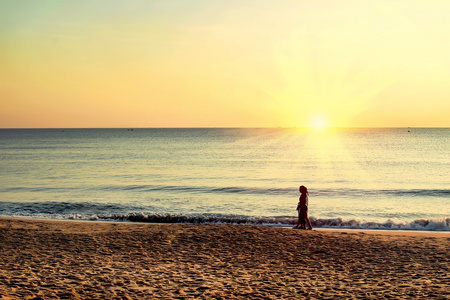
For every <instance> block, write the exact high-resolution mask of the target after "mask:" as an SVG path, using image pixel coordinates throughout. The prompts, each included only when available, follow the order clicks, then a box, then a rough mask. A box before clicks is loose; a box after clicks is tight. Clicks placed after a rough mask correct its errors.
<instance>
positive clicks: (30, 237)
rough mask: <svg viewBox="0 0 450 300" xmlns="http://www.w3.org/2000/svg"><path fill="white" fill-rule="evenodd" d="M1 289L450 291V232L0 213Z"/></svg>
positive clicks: (101, 294) (187, 293)
mask: <svg viewBox="0 0 450 300" xmlns="http://www.w3.org/2000/svg"><path fill="white" fill-rule="evenodd" d="M0 240H2V243H0V253H2V256H1V259H0V299H34V298H38V299H85V298H90V299H92V298H93V299H105V298H106V299H158V298H161V299H167V298H169V299H193V298H201V299H211V298H214V299H229V298H233V299H252V298H259V299H261V298H265V299H286V298H291V299H292V298H321V299H335V298H347V299H348V298H350V299H351V298H359V299H378V298H380V296H381V295H383V296H384V297H386V298H387V297H391V298H394V299H405V298H422V299H429V298H438V299H446V298H449V297H450V291H449V290H448V285H447V283H448V282H449V281H450V250H449V249H450V234H448V233H447V234H445V233H444V234H436V233H435V232H420V233H418V232H417V231H413V232H409V231H408V232H397V231H393V230H392V231H386V230H383V231H381V230H380V231H376V232H373V231H369V230H353V229H344V230H334V229H332V230H329V229H321V228H320V229H315V230H312V231H308V230H293V229H291V228H286V227H284V228H280V227H269V226H255V225H212V224H179V223H178V224H174V223H166V224H157V223H134V222H133V223H132V222H104V221H85V220H34V219H33V220H30V219H15V218H14V219H9V218H6V219H5V218H0Z"/></svg>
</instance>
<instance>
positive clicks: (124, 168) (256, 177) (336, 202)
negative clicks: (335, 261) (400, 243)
mask: <svg viewBox="0 0 450 300" xmlns="http://www.w3.org/2000/svg"><path fill="white" fill-rule="evenodd" d="M0 171H1V172H0V217H22V218H34V219H76V220H103V221H118V220H123V221H140V222H181V223H183V222H184V223H221V224H228V223H233V224H258V225H266V226H293V225H294V224H295V222H296V218H297V211H296V210H295V209H296V206H297V202H298V197H299V192H298V187H299V186H300V185H305V186H306V187H307V188H308V190H309V193H310V196H309V212H308V214H309V217H310V220H311V221H312V223H313V226H314V227H322V228H363V229H386V230H399V229H400V230H435V231H449V230H450V176H449V175H450V129H447V128H377V129H374V128H371V129H364V128H363V129H327V130H312V129H295V128H291V129H283V128H273V129H270V128H260V129H250V128H248V129H238V128H229V129H227V128H211V129H205V128H192V129H189V128H184V129H181V128H178V129H174V128H165V129H164V128H149V129H143V128H134V129H126V128H125V129H1V130H0Z"/></svg>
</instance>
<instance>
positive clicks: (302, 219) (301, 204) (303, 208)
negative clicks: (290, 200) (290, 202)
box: [294, 185, 312, 230]
mask: <svg viewBox="0 0 450 300" xmlns="http://www.w3.org/2000/svg"><path fill="white" fill-rule="evenodd" d="M298 190H299V191H300V199H299V200H298V205H297V210H298V221H297V225H296V226H295V227H294V229H297V228H300V229H306V223H308V227H309V228H308V230H311V229H312V226H311V222H310V221H309V219H308V196H309V193H308V189H307V188H306V187H305V186H303V185H302V186H300V188H299V189H298Z"/></svg>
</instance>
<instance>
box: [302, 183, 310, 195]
mask: <svg viewBox="0 0 450 300" xmlns="http://www.w3.org/2000/svg"><path fill="white" fill-rule="evenodd" d="M300 193H302V194H306V195H309V193H308V189H307V188H306V186H304V185H301V186H300Z"/></svg>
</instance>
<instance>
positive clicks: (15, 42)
mask: <svg viewBox="0 0 450 300" xmlns="http://www.w3.org/2000/svg"><path fill="white" fill-rule="evenodd" d="M182 3H183V4H182V5H181V4H180V2H179V1H172V0H167V1H138V0H130V1H126V2H113V3H109V2H108V3H106V2H101V1H100V2H99V1H93V2H92V1H84V0H82V1H77V2H66V1H61V2H54V1H47V0H43V1H34V2H33V1H32V2H21V1H19V2H14V1H7V2H2V3H0V14H1V20H2V21H1V22H2V26H0V47H1V48H2V51H1V53H0V62H1V63H2V68H0V99H1V100H0V101H1V109H0V128H24V127H25V128H26V127H32V128H33V127H38V128H43V127H44V128H45V127H450V120H449V118H448V115H450V101H449V99H450V87H449V85H448V78H450V59H449V56H448V53H450V41H449V40H448V39H445V38H444V37H447V36H450V23H449V22H448V18H447V15H446V13H445V12H448V11H450V2H448V1H440V0H436V1H429V2H428V1H427V2H425V1H419V0H408V1H404V0H400V1H388V0H368V1H363V2H361V1H357V0H344V1H339V2H335V1H332V0H321V1H310V2H275V1H265V0H260V1H252V0H250V1H245V2H228V1H216V0H211V1H204V0H199V1H195V2H182ZM318 115H321V116H322V118H324V119H323V120H322V121H318V120H315V121H313V120H314V118H316V116H318ZM319 123H323V124H322V125H319Z"/></svg>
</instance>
